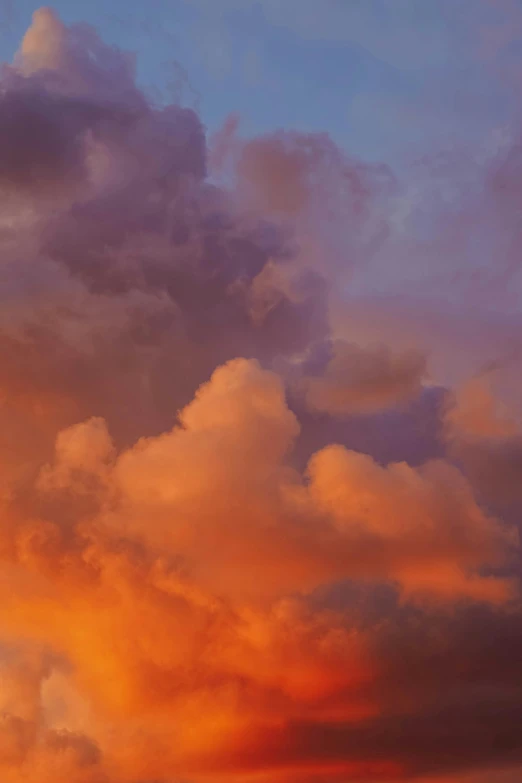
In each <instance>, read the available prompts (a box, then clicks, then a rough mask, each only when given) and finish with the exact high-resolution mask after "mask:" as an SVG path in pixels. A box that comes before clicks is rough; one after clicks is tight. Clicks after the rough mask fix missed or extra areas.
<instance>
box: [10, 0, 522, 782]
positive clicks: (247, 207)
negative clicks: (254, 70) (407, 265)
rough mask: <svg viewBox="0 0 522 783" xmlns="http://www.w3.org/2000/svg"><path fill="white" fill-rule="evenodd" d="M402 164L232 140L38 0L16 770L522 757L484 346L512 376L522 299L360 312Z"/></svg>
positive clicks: (420, 766)
mask: <svg viewBox="0 0 522 783" xmlns="http://www.w3.org/2000/svg"><path fill="white" fill-rule="evenodd" d="M305 10H306V9H305ZM488 165H489V163H488ZM209 171H210V173H211V174H212V177H213V179H211V177H210V176H209V174H208V172H209ZM397 188H398V189H399V190H400V186H399V183H398V182H397V180H396V178H395V177H394V176H393V174H392V173H391V172H390V171H389V169H388V168H387V167H386V166H370V165H367V164H365V163H364V162H361V161H357V160H355V159H352V158H351V157H350V156H349V155H347V154H346V153H344V152H342V151H341V150H339V149H338V148H337V147H336V146H335V145H334V144H333V142H332V140H331V139H330V138H329V137H328V136H327V135H321V134H312V135H308V134H304V133H299V132H297V131H280V132H276V133H273V134H269V135H267V136H263V137H262V138H257V139H250V140H248V139H242V138H239V135H238V125H237V123H236V121H235V119H231V120H230V121H229V122H228V123H227V124H226V125H225V127H224V128H223V130H222V133H221V134H220V135H218V137H217V138H216V139H214V141H213V144H212V145H211V150H210V153H209V152H208V150H207V142H206V139H205V133H204V129H203V127H202V124H201V121H200V119H199V117H198V116H197V114H196V113H195V112H193V111H192V110H188V109H184V108H181V107H179V106H177V105H156V104H154V103H153V102H152V101H151V99H150V98H149V97H148V96H147V95H145V94H143V93H142V92H140V90H138V88H137V87H136V85H135V81H134V63H133V58H132V57H130V56H129V55H127V54H125V53H122V52H120V51H119V50H117V49H114V48H112V47H109V46H106V45H105V44H104V43H103V42H102V41H101V40H100V38H99V37H98V35H97V33H96V32H95V31H94V30H92V29H91V28H88V27H85V26H82V25H73V26H72V27H67V26H65V25H64V24H63V23H62V22H61V21H60V20H59V19H58V17H57V16H56V15H55V14H54V12H52V11H50V10H48V9H42V10H40V11H38V12H36V14H35V15H34V18H33V23H32V25H31V27H30V29H29V31H28V32H27V34H26V36H25V37H24V39H23V42H22V45H21V48H20V51H19V53H18V55H17V57H16V58H15V62H14V63H13V64H12V65H10V66H6V67H5V69H4V71H3V75H2V82H1V89H0V200H1V202H2V215H1V216H0V251H1V258H2V261H1V264H2V275H1V282H0V359H1V361H0V425H1V426H0V468H1V471H0V505H1V515H0V712H1V713H2V718H1V725H0V777H1V778H2V780H5V781H6V783H22V781H24V780H25V781H27V780H34V781H38V783H51V782H52V783H151V782H152V781H154V783H172V781H174V780H176V781H189V782H190V783H202V782H203V781H205V780H208V781H216V783H218V782H219V781H220V780H224V779H226V780H230V779H237V780H245V779H246V778H249V777H250V776H256V777H258V778H259V780H266V781H267V783H268V781H270V782H272V781H278V780H281V781H284V783H296V781H306V783H308V781H310V783H312V781H314V783H318V782H319V781H321V782H322V781H328V783H331V782H332V781H346V780H354V781H356V780H361V781H362V780H368V781H370V780H371V781H375V780H384V781H389V782H390V783H391V781H395V782H396V781H398V780H401V779H418V780H422V779H423V778H424V779H426V778H429V777H430V776H436V775H438V776H439V777H440V776H443V779H444V776H446V778H447V780H452V779H453V780H455V779H458V775H460V774H462V775H471V774H475V772H476V770H477V769H481V768H484V769H486V768H488V769H489V768H491V769H493V770H494V771H495V772H494V773H493V774H496V772H497V771H498V774H499V775H500V774H502V773H501V772H500V771H499V770H500V769H501V768H503V767H505V766H507V765H509V766H511V767H514V768H516V767H517V766H519V765H520V762H521V758H520V754H521V744H520V740H519V737H520V726H519V723H520V719H521V714H520V704H521V700H520V694H521V683H520V674H519V668H520V667H519V665H518V661H519V659H520V653H521V644H522V642H521V632H520V629H521V627H522V624H521V620H520V597H519V562H520V561H519V550H518V534H517V521H518V517H517V516H516V513H515V512H516V509H517V508H518V506H517V504H518V503H519V493H518V491H517V489H516V487H517V484H516V476H517V475H518V474H517V470H518V451H519V440H520V435H519V419H518V418H517V412H516V410H515V411H514V412H513V410H512V409H511V408H510V406H509V405H508V403H507V401H506V400H507V397H509V395H507V397H506V400H505V399H504V397H505V396H506V395H504V393H503V392H502V390H501V391H498V389H497V388H496V387H495V388H493V387H492V388H491V389H488V387H487V385H486V384H485V382H484V377H486V376H487V373H485V374H484V373H483V376H484V377H482V376H481V378H480V379H479V380H477V379H475V380H473V381H472V382H471V383H468V384H467V385H466V381H469V380H470V376H472V375H473V373H474V372H475V370H476V366H475V359H474V360H473V362H471V363H470V365H469V367H468V366H467V367H464V366H463V365H462V360H461V357H462V354H463V353H464V352H465V349H466V347H467V346H468V345H469V344H472V345H473V347H474V350H475V351H476V364H477V365H479V364H481V365H482V366H486V367H489V371H490V374H491V373H496V372H497V370H498V372H499V373H500V374H502V373H503V372H504V370H505V369H506V368H505V367H504V365H506V366H507V365H509V368H508V370H509V372H508V370H506V373H507V374H506V376H505V378H507V380H510V379H511V381H512V378H513V375H510V374H509V373H512V374H513V373H514V374H515V378H516V372H517V367H518V365H517V361H518V359H517V354H516V351H514V352H513V350H512V346H511V344H509V346H508V343H510V340H511V337H512V335H513V332H514V331H516V325H517V320H516V318H513V319H510V318H507V320H506V321H505V322H502V324H501V325H500V326H498V324H497V327H498V329H497V331H496V332H495V335H496V336H495V339H492V340H491V342H488V343H487V345H486V346H484V345H483V344H482V343H481V340H482V338H481V334H482V332H481V331H480V330H481V329H482V330H484V332H485V331H486V330H487V328H488V320H487V319H486V318H485V317H484V319H483V320H481V319H482V316H481V314H480V313H478V314H477V315H476V320H474V321H473V322H472V325H471V327H469V326H468V329H471V331H472V334H471V336H470V334H469V332H466V330H465V329H464V332H465V333H464V334H460V337H459V339H461V346H464V347H458V350H457V348H456V347H455V345H454V343H456V342H458V340H457V339H456V338H455V335H457V336H459V328H458V325H459V324H462V323H467V322H466V317H467V316H466V313H467V311H466V310H465V309H463V310H462V311H458V312H457V313H456V314H455V315H454V318H453V319H451V318H449V317H448V316H447V311H445V310H444V309H440V308H439V309H437V308H436V307H435V306H434V313H433V314H432V317H431V319H430V318H429V317H428V316H429V313H426V310H425V308H424V309H422V306H417V309H416V308H415V307H413V308H412V309H411V311H409V312H408V311H407V308H405V307H404V308H402V307H399V308H398V311H397V312H395V311H394V309H393V305H390V304H389V303H388V304H387V303H386V301H384V302H383V301H382V300H379V301H377V300H375V299H374V300H371V302H370V300H364V301H363V300H362V299H360V300H359V307H360V308H361V309H360V310H359V311H358V310H357V306H356V305H357V301H356V298H355V295H352V293H351V290H350V291H348V292H347V294H346V300H347V303H348V305H349V307H351V309H348V311H346V310H345V309H343V311H342V315H341V317H339V318H338V319H336V307H337V306H338V305H339V298H340V297H339V294H340V292H341V291H342V290H344V289H343V286H344V285H345V284H346V282H347V281H348V280H353V281H354V284H355V288H357V281H358V280H359V282H360V280H361V279H362V278H364V275H366V274H368V269H369V268H370V267H372V265H373V263H374V261H375V258H376V253H377V251H379V252H382V247H383V246H386V242H387V240H388V239H389V238H390V237H392V239H394V238H396V236H395V234H394V233H393V232H394V231H395V230H396V227H395V228H394V226H393V223H394V221H393V214H391V213H390V212H389V208H390V205H391V206H393V199H394V198H396V196H397V192H398V191H397ZM395 206H396V204H395ZM508 212H509V210H508ZM409 218H411V220H412V221H413V220H414V216H413V213H412V215H410V216H409ZM512 225H513V224H512V222H511V218H509V219H508V221H507V226H508V227H509V226H512ZM420 233H422V231H421V230H420ZM373 268H374V267H373ZM401 301H402V300H401ZM361 302H363V306H362V307H361ZM372 302H373V304H372V306H371V307H370V304H371V303H372ZM395 304H396V305H397V302H396V303H395ZM399 304H400V302H399ZM345 305H346V301H345ZM387 307H388V311H387ZM361 310H364V315H365V316H366V320H364V318H363V317H362V316H361ZM420 310H421V315H422V317H423V318H424V317H426V321H425V324H424V326H425V329H424V331H422V330H421V329H419V328H417V326H416V324H418V323H419V320H422V319H421V318H420V316H419V311H420ZM389 311H393V312H395V315H396V320H395V322H394V319H393V317H392V316H393V312H392V316H390V315H389ZM387 318H388V320H387ZM390 322H393V323H394V324H395V328H393V329H392V328H391V326H390ZM412 324H413V326H412ZM476 324H479V325H480V328H479V326H476ZM375 337H377V338H378V339H374V338H375ZM466 340H468V342H466ZM376 343H377V344H378V345H379V346H380V347H375V344H376ZM508 347H509V350H507V348H508ZM486 348H487V350H486ZM501 349H502V350H501ZM505 349H506V350H505ZM486 353H487V356H486V355H485V354H486ZM491 354H493V355H491ZM504 355H508V356H509V357H511V359H510V360H509V361H508V362H506V361H504V359H503V357H504ZM428 361H429V370H430V381H431V383H430V384H428V383H427V382H426V381H427V369H428ZM455 366H457V369H460V374H459V373H458V372H456V371H455ZM495 368H496V369H495ZM499 368H500V369H499ZM452 371H453V374H452ZM489 371H488V372H489ZM475 374H476V373H475ZM488 377H489V376H488ZM502 377H503V378H504V376H502ZM506 384H507V385H508V386H509V385H510V384H508V383H507V381H506ZM511 388H512V384H511ZM503 406H504V407H503ZM492 640H497V641H498V643H495V644H493V641H492ZM492 737H494V739H492ZM477 774H478V773H477ZM455 776H457V777H455ZM508 779H509V778H508ZM471 780H472V778H471ZM479 780H480V778H479Z"/></svg>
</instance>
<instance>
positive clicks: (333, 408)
mask: <svg viewBox="0 0 522 783" xmlns="http://www.w3.org/2000/svg"><path fill="white" fill-rule="evenodd" d="M332 353H333V356H332V358H331V359H330V361H329V362H328V365H327V368H326V370H325V371H324V373H323V374H322V375H320V376H319V377H317V378H313V377H309V378H305V379H304V382H303V387H304V390H305V394H306V401H307V404H308V406H309V407H310V408H311V409H312V410H318V411H323V412H326V413H331V414H332V415H334V416H335V415H337V416H342V415H346V414H349V413H354V412H355V413H357V412H359V413H365V412H366V413H371V412H373V411H378V410H382V409H383V408H387V407H391V406H394V405H396V404H400V403H404V402H407V401H408V400H410V399H412V398H414V397H416V396H418V395H419V394H420V392H421V389H422V385H421V381H422V378H423V376H424V375H425V373H426V360H425V358H424V357H423V356H422V355H421V354H418V353H415V352H413V351H411V352H405V353H402V354H399V355H397V356H393V355H392V354H391V352H390V350H389V348H387V346H377V347H375V348H373V349H372V348H370V349H368V350H363V349H361V348H360V347H359V346H358V345H357V344H352V345H351V344H350V343H346V342H343V341H341V340H338V341H336V342H334V344H333V346H332Z"/></svg>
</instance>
